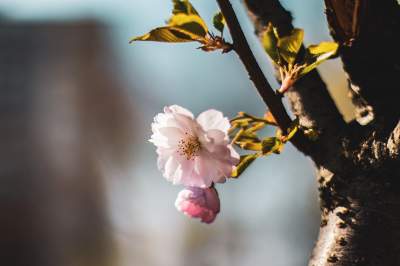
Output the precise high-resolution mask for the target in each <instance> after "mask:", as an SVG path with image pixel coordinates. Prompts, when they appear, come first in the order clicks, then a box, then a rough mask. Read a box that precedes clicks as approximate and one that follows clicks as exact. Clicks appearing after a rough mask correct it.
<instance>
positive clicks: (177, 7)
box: [172, 0, 199, 15]
mask: <svg viewBox="0 0 400 266" xmlns="http://www.w3.org/2000/svg"><path fill="white" fill-rule="evenodd" d="M173 3H174V9H173V10H172V14H174V15H176V14H182V13H183V14H186V15H198V14H199V13H197V11H196V9H195V8H194V7H193V6H192V4H191V3H190V2H189V1H188V0H173Z"/></svg>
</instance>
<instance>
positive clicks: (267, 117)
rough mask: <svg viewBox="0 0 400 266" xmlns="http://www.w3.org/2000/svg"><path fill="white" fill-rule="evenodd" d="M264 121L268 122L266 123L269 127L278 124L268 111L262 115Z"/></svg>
mask: <svg viewBox="0 0 400 266" xmlns="http://www.w3.org/2000/svg"><path fill="white" fill-rule="evenodd" d="M264 119H265V120H266V121H268V123H269V124H271V125H275V126H277V125H278V123H277V122H276V120H275V117H274V116H273V115H272V113H271V112H270V111H267V112H266V113H265V114H264Z"/></svg>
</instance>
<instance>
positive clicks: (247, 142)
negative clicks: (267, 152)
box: [237, 140, 262, 151]
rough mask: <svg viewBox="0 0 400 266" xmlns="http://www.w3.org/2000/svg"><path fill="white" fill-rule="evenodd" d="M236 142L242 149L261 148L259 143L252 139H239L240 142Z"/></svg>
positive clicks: (258, 149)
mask: <svg viewBox="0 0 400 266" xmlns="http://www.w3.org/2000/svg"><path fill="white" fill-rule="evenodd" d="M237 144H238V145H239V146H240V148H242V149H244V150H250V151H261V150H262V145H261V143H260V142H256V141H254V140H245V141H240V142H237Z"/></svg>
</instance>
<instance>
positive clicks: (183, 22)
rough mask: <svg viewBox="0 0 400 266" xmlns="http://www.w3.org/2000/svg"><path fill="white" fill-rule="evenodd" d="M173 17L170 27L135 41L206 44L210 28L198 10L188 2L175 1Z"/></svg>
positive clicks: (157, 29) (183, 0) (137, 38)
mask: <svg viewBox="0 0 400 266" xmlns="http://www.w3.org/2000/svg"><path fill="white" fill-rule="evenodd" d="M173 3H174V9H173V10H172V16H171V18H170V19H169V20H168V25H167V26H164V27H159V28H156V29H153V30H151V31H150V32H149V33H147V34H145V35H142V36H139V37H135V38H132V39H131V40H130V43H131V42H133V41H156V42H175V43H177V42H178V43H179V42H193V41H197V42H200V43H202V44H204V43H206V35H207V34H208V28H207V25H206V24H205V22H204V20H203V19H202V18H201V17H200V16H199V14H198V13H197V11H196V9H194V7H193V6H192V5H191V4H190V2H189V1H187V0H174V1H173Z"/></svg>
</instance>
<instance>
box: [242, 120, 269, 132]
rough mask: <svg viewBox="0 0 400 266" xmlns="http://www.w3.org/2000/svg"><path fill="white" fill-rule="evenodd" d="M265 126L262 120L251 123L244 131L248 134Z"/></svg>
mask: <svg viewBox="0 0 400 266" xmlns="http://www.w3.org/2000/svg"><path fill="white" fill-rule="evenodd" d="M264 127H265V123H264V122H256V123H253V125H252V126H251V127H249V128H248V129H246V131H245V132H244V133H245V134H250V133H253V132H256V131H258V130H260V129H263V128H264Z"/></svg>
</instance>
